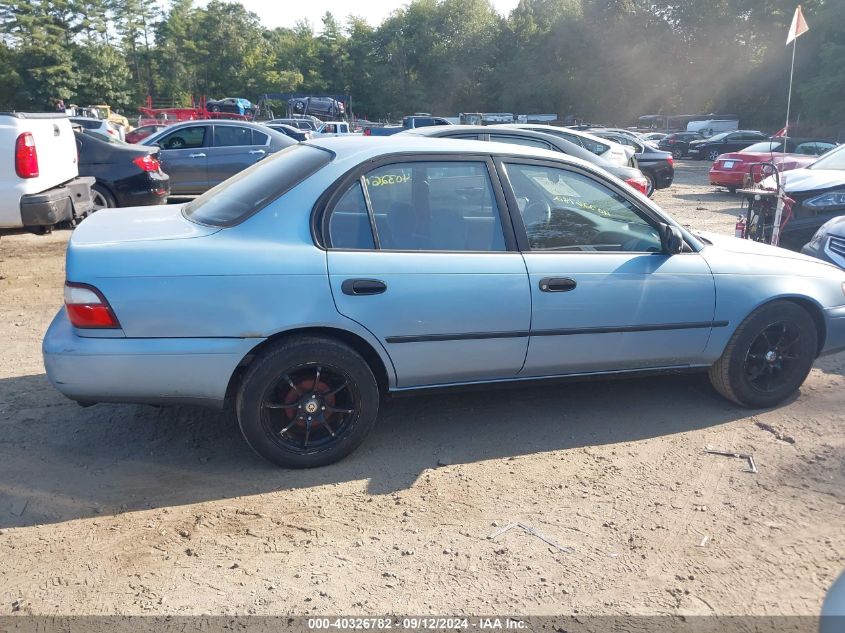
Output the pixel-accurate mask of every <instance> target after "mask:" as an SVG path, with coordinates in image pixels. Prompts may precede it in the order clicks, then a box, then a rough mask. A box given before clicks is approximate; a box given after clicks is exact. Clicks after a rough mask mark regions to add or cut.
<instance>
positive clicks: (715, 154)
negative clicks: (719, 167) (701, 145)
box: [707, 149, 719, 162]
mask: <svg viewBox="0 0 845 633" xmlns="http://www.w3.org/2000/svg"><path fill="white" fill-rule="evenodd" d="M717 158H719V150H717V149H711V150H710V151H708V152H707V160H709V161H713V162H715V161H716V159H717Z"/></svg>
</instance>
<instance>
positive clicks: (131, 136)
mask: <svg viewBox="0 0 845 633" xmlns="http://www.w3.org/2000/svg"><path fill="white" fill-rule="evenodd" d="M166 127H167V126H166V125H142V126H141V127H136V128H135V129H134V130H132V131H131V132H127V133H126V142H127V143H140V142H141V141H143V140H144V139H145V138H147V137H148V136H150V135H152V134H155V133H156V132H158V131H159V130H163V129H164V128H166Z"/></svg>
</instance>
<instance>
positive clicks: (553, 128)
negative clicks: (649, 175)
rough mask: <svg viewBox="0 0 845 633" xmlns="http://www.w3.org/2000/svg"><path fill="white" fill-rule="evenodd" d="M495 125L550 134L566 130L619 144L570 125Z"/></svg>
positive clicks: (575, 134) (598, 140)
mask: <svg viewBox="0 0 845 633" xmlns="http://www.w3.org/2000/svg"><path fill="white" fill-rule="evenodd" d="M496 127H507V128H512V129H523V130H526V129H527V130H550V131H551V133H552V134H559V133H560V132H566V133H567V134H572V135H574V136H581V137H583V138H588V139H590V140H591V141H596V142H598V143H604V144H607V143H612V144H615V145H619V143H617V142H616V141H611V140H608V139H606V138H602V137H600V136H596V135H595V134H590V133H589V132H584V131H582V130H573V129H572V128H571V127H560V126H557V125H543V124H542V123H500V124H496Z"/></svg>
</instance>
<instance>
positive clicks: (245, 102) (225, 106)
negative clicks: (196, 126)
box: [205, 97, 256, 117]
mask: <svg viewBox="0 0 845 633" xmlns="http://www.w3.org/2000/svg"><path fill="white" fill-rule="evenodd" d="M205 109H206V111H207V112H214V113H217V112H227V113H229V114H240V115H241V116H245V117H254V116H255V112H256V107H255V106H254V105H253V104H252V102H250V100H249V99H241V98H240V97H226V98H225V99H209V100H208V101H206V102H205Z"/></svg>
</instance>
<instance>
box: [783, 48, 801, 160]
mask: <svg viewBox="0 0 845 633" xmlns="http://www.w3.org/2000/svg"><path fill="white" fill-rule="evenodd" d="M797 44H798V38H797V37H796V38H795V39H794V40H792V66H791V67H790V69H789V92H788V93H787V97H786V127H785V128H784V133H783V137H784V144H783V149H784V151H786V139H787V138H789V108H790V106H791V105H792V75H793V74H794V73H795V48H796V46H797Z"/></svg>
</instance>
